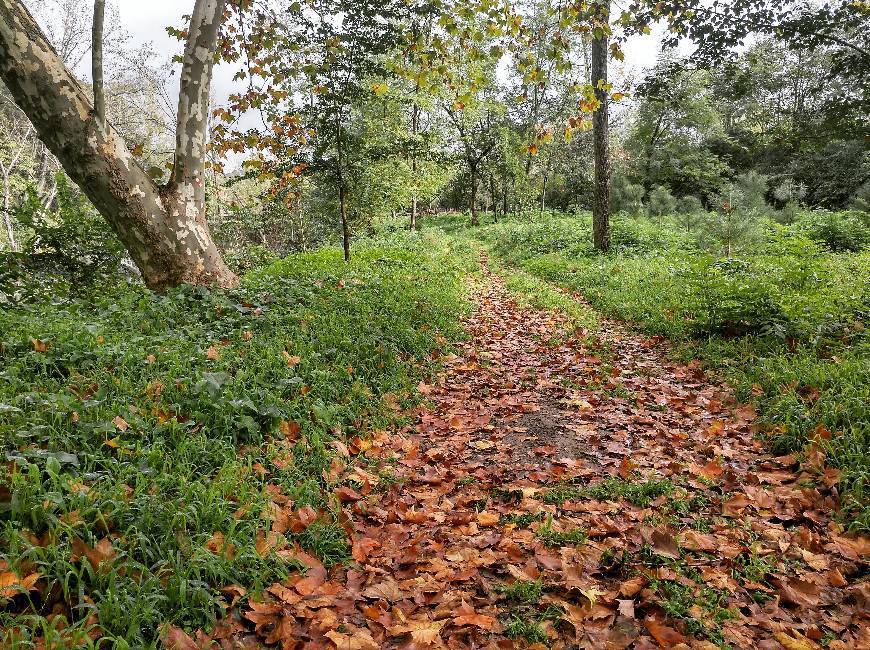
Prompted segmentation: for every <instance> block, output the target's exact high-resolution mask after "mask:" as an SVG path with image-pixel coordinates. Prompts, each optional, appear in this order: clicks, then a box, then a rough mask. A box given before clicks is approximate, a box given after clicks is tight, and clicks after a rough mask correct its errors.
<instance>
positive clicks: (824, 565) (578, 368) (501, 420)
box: [165, 274, 870, 650]
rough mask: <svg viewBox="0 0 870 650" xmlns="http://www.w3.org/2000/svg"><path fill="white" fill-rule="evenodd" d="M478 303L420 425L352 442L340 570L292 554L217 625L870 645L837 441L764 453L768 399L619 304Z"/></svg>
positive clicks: (342, 639) (236, 641) (555, 644)
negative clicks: (762, 400) (345, 547)
mask: <svg viewBox="0 0 870 650" xmlns="http://www.w3.org/2000/svg"><path fill="white" fill-rule="evenodd" d="M476 299H477V307H476V310H475V312H474V313H473V315H471V316H470V317H469V318H467V321H466V328H467V331H468V333H469V334H470V338H469V340H468V342H467V343H466V344H464V346H463V348H462V350H461V354H459V355H450V356H448V357H447V358H445V359H444V362H445V371H444V372H443V374H442V375H441V376H439V377H437V378H434V379H433V380H432V383H431V384H426V383H422V384H421V385H420V386H419V390H420V392H421V393H422V394H423V395H424V396H425V398H426V400H427V401H426V406H425V407H422V408H419V409H417V410H416V411H415V412H414V413H413V416H414V419H415V421H414V423H413V424H412V425H410V426H407V427H405V428H404V429H402V430H398V431H390V432H386V431H376V432H374V434H373V436H372V437H371V439H368V440H365V441H363V440H356V441H354V442H353V443H352V444H350V445H349V447H350V448H349V449H345V450H343V453H344V460H345V462H346V463H347V466H346V468H345V471H344V473H343V474H342V476H343V477H344V480H343V485H342V487H340V488H338V490H337V491H336V495H337V497H338V498H339V499H340V500H341V502H342V503H343V504H344V511H345V513H346V514H347V524H346V526H347V529H348V532H349V533H350V535H351V538H352V542H353V553H352V554H353V562H352V563H350V564H348V565H344V566H339V567H335V568H333V569H331V570H328V571H327V570H326V569H325V568H324V567H323V566H322V565H321V564H320V563H319V562H318V561H317V560H316V559H315V558H313V557H312V556H310V555H307V554H305V553H303V552H301V551H298V550H297V551H293V550H292V549H288V550H286V551H284V553H285V554H289V555H290V556H293V557H295V558H296V559H298V560H299V561H301V562H302V563H303V564H305V565H306V566H307V567H308V570H307V572H306V573H305V574H304V575H297V576H295V577H293V578H291V579H290V580H288V581H287V582H285V583H282V584H275V585H272V586H271V587H269V588H268V589H267V590H266V594H265V595H264V597H263V598H262V600H261V601H259V602H255V601H254V600H251V601H250V602H248V603H247V605H245V606H244V607H242V608H236V609H233V610H231V612H230V614H229V615H228V616H227V617H226V618H224V619H223V621H222V622H221V623H220V625H219V626H218V628H217V630H216V631H215V632H214V635H213V638H215V639H220V643H221V645H223V646H224V647H250V646H253V645H256V644H259V643H267V644H277V645H278V646H279V647H281V648H284V649H292V648H334V647H338V648H342V649H348V650H350V649H368V648H393V647H395V648H438V647H447V648H510V647H536V648H545V647H552V648H610V649H619V648H629V647H633V648H641V649H642V648H657V647H664V648H703V649H711V648H717V647H731V648H758V649H761V650H773V649H781V648H786V649H787V650H808V649H811V648H820V647H828V648H832V649H835V650H845V649H850V650H851V649H855V648H870V632H868V600H870V582H868V572H867V556H868V552H870V540H868V539H867V538H861V537H854V536H850V535H847V534H846V533H844V532H843V529H842V526H841V525H840V524H838V523H836V521H835V520H834V519H833V515H832V513H833V512H834V511H835V510H836V507H837V473H836V471H834V470H831V469H829V468H825V466H824V463H823V455H822V453H821V452H820V451H818V450H811V452H810V454H809V455H808V457H807V458H805V459H804V460H803V463H802V464H799V463H798V460H797V459H796V458H793V457H777V458H775V457H771V456H770V455H769V454H767V453H765V450H764V447H763V445H762V443H760V442H759V441H758V440H757V439H756V435H755V433H756V431H755V429H754V425H753V420H754V412H753V410H752V408H751V407H748V406H740V405H737V404H734V403H733V400H732V399H731V397H730V396H729V394H728V392H727V390H726V389H725V388H724V387H723V386H722V385H721V384H720V383H717V382H716V381H715V380H713V381H711V380H710V379H709V377H707V376H706V375H705V373H704V372H703V371H702V369H700V368H699V367H697V366H695V365H694V364H689V365H680V364H677V363H675V362H672V361H670V360H669V359H668V357H667V349H666V346H665V345H664V344H663V342H662V341H659V340H655V339H649V338H644V337H641V336H638V335H633V334H628V333H626V331H624V330H623V329H621V328H620V327H619V326H618V325H616V324H614V323H609V322H603V323H602V331H601V332H599V333H595V334H594V335H590V334H589V333H587V332H584V331H570V330H571V329H572V328H571V324H570V323H569V322H568V321H567V320H565V319H564V318H563V317H561V316H559V315H556V314H552V313H546V312H537V311H531V310H525V309H521V308H519V307H518V306H517V305H516V303H515V302H514V301H513V300H512V298H511V296H510V294H509V293H508V292H507V291H506V289H505V288H504V285H503V283H502V281H501V280H500V279H499V278H498V277H497V276H493V275H489V274H487V276H486V280H485V282H484V283H483V284H482V285H481V287H480V289H479V290H478V295H477V298H476ZM339 447H341V445H339ZM385 475H386V476H391V477H393V478H392V479H391V480H389V481H386V482H385V481H384V480H383V477H384V476H385ZM278 505H279V506H280V507H291V508H292V504H289V506H288V504H286V503H280V499H279V504H278ZM309 515H312V513H308V514H307V515H306V513H301V514H300V513H296V514H294V519H293V521H292V522H291V523H290V524H287V525H290V526H297V527H298V526H300V525H301V526H303V527H304V525H305V521H306V518H307V517H308V516H309ZM230 593H231V592H230ZM167 635H168V638H166V639H165V640H166V641H168V645H170V646H173V645H174V646H176V647H188V646H189V647H200V646H201V645H202V644H203V642H204V641H205V640H206V637H205V636H204V635H202V634H200V635H199V639H198V640H197V641H196V642H195V644H196V645H195V646H194V645H191V644H193V643H194V642H193V641H192V640H191V639H190V637H187V636H186V635H184V634H183V633H182V632H180V631H179V630H168V632H167Z"/></svg>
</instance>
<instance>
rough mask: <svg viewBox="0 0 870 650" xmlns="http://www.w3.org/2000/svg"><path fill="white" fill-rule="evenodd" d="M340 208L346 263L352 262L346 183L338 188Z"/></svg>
mask: <svg viewBox="0 0 870 650" xmlns="http://www.w3.org/2000/svg"><path fill="white" fill-rule="evenodd" d="M338 208H339V212H341V244H342V248H343V249H344V261H345V262H350V228H349V227H348V225H347V192H345V189H344V183H342V184H340V185H339V186H338Z"/></svg>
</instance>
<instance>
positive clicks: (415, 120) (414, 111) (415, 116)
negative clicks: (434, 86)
mask: <svg viewBox="0 0 870 650" xmlns="http://www.w3.org/2000/svg"><path fill="white" fill-rule="evenodd" d="M416 90H417V91H419V85H418V87H417V89H416ZM419 129H420V107H419V106H418V105H417V101H416V100H414V105H413V106H412V107H411V135H412V136H413V140H414V144H413V147H414V150H413V152H412V153H411V176H413V178H414V183H415V184H416V182H417V132H418V131H419ZM416 229H417V192H416V190H415V191H414V195H413V196H412V197H411V230H416Z"/></svg>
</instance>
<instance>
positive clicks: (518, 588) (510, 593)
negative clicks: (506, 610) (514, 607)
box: [495, 579, 544, 605]
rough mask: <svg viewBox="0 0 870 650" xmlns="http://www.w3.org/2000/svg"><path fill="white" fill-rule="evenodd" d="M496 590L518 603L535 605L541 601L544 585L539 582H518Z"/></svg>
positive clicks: (504, 585) (500, 586)
mask: <svg viewBox="0 0 870 650" xmlns="http://www.w3.org/2000/svg"><path fill="white" fill-rule="evenodd" d="M495 590H496V591H497V592H498V593H500V594H502V595H503V596H504V597H505V598H507V599H508V600H510V601H513V602H516V603H522V604H525V605H534V604H537V602H538V601H539V600H540V599H541V594H543V591H544V584H543V582H541V580H540V579H538V580H534V581H532V580H517V581H516V582H513V583H511V584H503V585H497V586H496V588H495Z"/></svg>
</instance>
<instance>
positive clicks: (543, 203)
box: [539, 173, 549, 218]
mask: <svg viewBox="0 0 870 650" xmlns="http://www.w3.org/2000/svg"><path fill="white" fill-rule="evenodd" d="M548 179H549V174H547V173H545V174H544V182H543V183H541V211H540V213H539V218H543V216H544V207H546V200H547V180H548Z"/></svg>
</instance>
